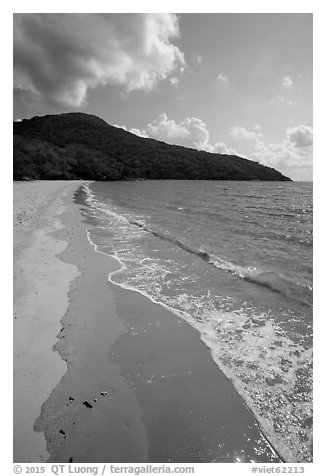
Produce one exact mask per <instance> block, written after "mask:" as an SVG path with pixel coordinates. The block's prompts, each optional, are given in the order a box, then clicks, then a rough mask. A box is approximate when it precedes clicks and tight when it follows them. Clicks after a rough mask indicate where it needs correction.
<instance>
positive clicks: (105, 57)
mask: <svg viewBox="0 0 326 476" xmlns="http://www.w3.org/2000/svg"><path fill="white" fill-rule="evenodd" d="M178 35H179V26H178V18H177V16H176V15H175V14H156V13H154V14H77V13H74V14H68V13H64V14H62V13H61V14H60V13H58V14H57V13H49V14H47V13H41V14H34V13H32V14H15V15H14V84H15V86H16V87H19V88H20V89H22V90H27V91H30V92H32V93H33V94H34V98H35V99H36V98H38V100H39V101H41V102H42V101H43V102H46V103H47V104H50V105H57V106H58V105H59V106H69V107H78V106H80V105H82V104H83V103H84V101H85V99H86V96H87V92H88V91H89V89H92V88H96V87H98V86H100V85H105V84H108V83H111V84H116V85H122V86H124V88H125V89H126V91H127V92H130V91H132V90H135V89H142V90H147V91H148V90H151V89H153V88H154V87H155V85H156V84H157V83H158V82H159V81H161V80H164V79H167V78H169V77H170V76H171V75H172V74H173V73H174V72H175V71H176V70H177V69H178V68H182V66H183V65H184V55H183V53H182V52H181V51H180V50H179V48H178V47H177V46H175V45H174V44H173V43H172V39H173V38H176V37H178Z"/></svg>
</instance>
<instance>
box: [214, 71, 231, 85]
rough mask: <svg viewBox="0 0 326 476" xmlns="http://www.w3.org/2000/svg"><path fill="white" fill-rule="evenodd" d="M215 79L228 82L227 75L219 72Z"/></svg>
mask: <svg viewBox="0 0 326 476" xmlns="http://www.w3.org/2000/svg"><path fill="white" fill-rule="evenodd" d="M217 81H219V82H220V83H224V84H229V80H228V78H227V76H225V75H224V74H221V73H220V74H219V75H218V76H217Z"/></svg>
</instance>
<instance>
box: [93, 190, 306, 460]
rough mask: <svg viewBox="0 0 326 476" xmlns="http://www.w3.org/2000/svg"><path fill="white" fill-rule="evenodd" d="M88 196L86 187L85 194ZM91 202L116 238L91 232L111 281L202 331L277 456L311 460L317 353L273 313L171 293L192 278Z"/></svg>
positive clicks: (253, 272) (240, 270) (221, 263)
mask: <svg viewBox="0 0 326 476" xmlns="http://www.w3.org/2000/svg"><path fill="white" fill-rule="evenodd" d="M88 190H89V187H87V186H85V191H86V193H88ZM87 200H88V204H89V205H90V207H92V208H93V210H94V209H95V216H97V217H98V218H101V214H103V215H104V216H105V217H107V218H108V220H109V221H108V222H106V223H107V224H108V223H110V224H111V227H112V230H111V232H112V233H114V232H116V233H117V238H116V240H114V241H113V245H111V246H109V244H108V243H106V242H103V243H102V245H99V244H98V243H97V240H98V239H99V236H97V237H96V239H92V234H93V235H94V236H95V235H96V229H97V230H100V232H101V231H105V230H107V226H105V225H103V227H99V226H96V228H95V229H88V230H87V236H88V239H89V242H90V243H91V244H92V246H94V248H95V250H96V251H97V252H99V253H102V254H110V255H111V256H113V257H114V258H115V259H116V260H117V262H118V263H119V264H120V268H119V269H118V270H116V271H112V272H111V273H110V274H109V276H108V280H109V281H110V282H111V283H113V284H115V285H119V286H120V287H122V288H124V289H127V290H131V291H135V292H138V293H140V294H142V295H144V296H146V297H147V298H148V299H150V300H151V301H152V302H154V303H156V304H160V305H162V306H163V307H164V308H166V309H168V310H169V311H172V312H173V313H174V314H176V315H177V316H179V317H181V318H182V319H184V320H186V321H187V322H188V323H189V324H190V325H191V326H192V327H194V328H195V329H196V330H198V332H199V333H200V337H201V339H202V341H203V342H204V344H205V345H206V346H207V347H208V348H209V349H210V351H211V355H212V358H213V360H214V362H215V363H216V364H217V365H218V367H219V368H220V369H221V370H222V371H223V372H224V374H225V375H226V376H227V377H228V378H229V379H230V380H231V381H232V382H233V384H234V386H235V388H236V389H237V391H238V392H239V394H240V395H241V396H242V397H243V398H244V400H245V402H246V404H247V406H248V407H249V408H250V409H251V411H252V412H253V413H254V415H255V417H256V419H257V421H258V422H259V425H260V427H261V429H262V431H263V433H264V434H265V436H266V437H267V439H268V441H269V442H270V443H271V444H272V445H273V447H274V448H275V449H276V450H277V452H278V453H279V454H281V455H282V457H283V458H284V460H285V461H288V462H298V461H310V460H311V454H310V443H311V442H310V438H311V428H310V423H309V422H310V418H311V399H312V395H311V388H310V385H311V381H310V378H311V374H310V365H311V361H312V357H311V349H309V348H307V347H306V346H305V345H304V343H303V342H302V343H298V342H293V340H292V339H291V337H290V336H289V335H288V334H287V333H286V332H285V331H284V329H283V328H282V326H281V325H280V323H279V322H276V320H275V319H274V317H273V316H272V315H271V314H270V313H268V312H265V313H263V312H261V313H257V309H252V308H250V307H249V306H248V305H244V306H243V307H239V306H238V307H236V306H234V303H233V301H232V298H228V297H227V296H218V295H216V293H215V294H214V295H212V293H211V292H210V291H209V290H208V291H207V293H206V294H203V293H202V294H199V295H196V294H191V293H189V292H179V293H177V292H174V293H173V292H172V291H171V288H172V289H173V288H175V284H176V283H179V284H180V283H184V289H188V288H189V286H188V287H187V285H188V284H189V282H190V281H191V280H192V279H194V278H193V277H191V276H187V275H182V274H180V273H179V274H178V273H177V271H178V270H177V269H175V268H174V267H173V265H174V262H173V260H171V259H170V260H168V259H166V260H164V261H162V260H161V261H157V260H155V259H153V258H150V257H149V256H146V255H143V254H142V253H141V249H139V247H138V248H137V246H138V245H137V238H139V237H144V229H143V228H142V227H138V226H135V225H132V224H130V221H128V219H127V218H125V217H124V216H122V215H120V214H119V213H116V212H115V211H114V210H112V209H110V208H109V207H108V206H107V204H100V203H99V202H95V199H94V194H92V193H91V192H89V193H88V199H87ZM102 205H103V206H102ZM98 213H99V215H98ZM104 221H105V220H104ZM115 227H116V228H115ZM114 230H115V231H114ZM131 237H134V238H136V240H134V241H132V240H131ZM103 249H105V251H103ZM214 258H215V265H216V267H219V268H222V269H224V268H226V270H227V271H229V272H231V273H232V274H233V273H235V274H239V275H242V276H245V277H246V276H247V274H246V273H248V274H249V276H250V277H251V278H253V277H256V276H259V273H261V270H258V269H257V268H256V267H252V268H250V267H240V266H236V265H233V263H231V262H228V261H226V260H221V259H219V258H216V257H214ZM172 272H173V273H174V279H173V280H172V279H171V275H172ZM170 291H171V292H170ZM284 319H285V320H287V321H291V320H293V322H295V321H296V319H297V318H296V316H292V315H291V314H290V313H288V314H287V315H286V316H285V317H284Z"/></svg>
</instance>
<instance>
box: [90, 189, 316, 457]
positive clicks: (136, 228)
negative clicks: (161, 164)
mask: <svg viewBox="0 0 326 476" xmlns="http://www.w3.org/2000/svg"><path fill="white" fill-rule="evenodd" d="M85 192H86V193H87V199H86V203H87V205H88V206H87V210H86V213H87V215H89V216H91V217H92V218H93V220H92V221H93V223H94V227H92V228H91V229H89V232H88V233H89V239H90V240H91V241H92V242H93V243H94V244H96V245H97V248H98V249H99V250H100V251H102V252H104V253H108V254H110V255H112V256H114V257H116V258H117V259H118V260H119V262H120V263H121V265H122V266H121V269H120V270H118V271H116V272H114V273H112V274H111V275H110V276H109V279H110V280H111V281H112V282H113V283H115V284H118V285H120V286H122V287H124V288H127V289H135V290H137V291H138V292H141V293H142V294H144V295H146V296H148V297H149V298H150V299H152V300H153V301H155V302H158V303H161V304H164V305H165V306H167V307H169V308H170V309H171V310H172V311H173V312H175V313H176V314H178V315H179V316H181V317H182V318H183V319H185V320H186V321H187V322H188V323H189V324H191V325H192V326H193V327H194V328H196V329H197V330H198V332H199V337H200V338H201V339H202V340H203V342H204V343H205V344H206V345H207V346H208V347H209V349H210V351H211V355H212V358H213V359H214V361H215V362H216V364H217V365H218V366H219V368H220V369H221V370H222V371H223V372H224V373H225V375H226V376H227V377H228V378H229V379H230V380H231V381H232V382H233V385H234V386H235V388H236V389H237V391H238V392H239V394H240V395H241V396H242V397H243V399H244V400H245V402H246V403H247V405H248V406H249V408H250V409H251V410H252V411H253V413H254V415H255V417H256V418H257V420H258V422H259V424H260V426H261V428H262V430H263V432H264V433H265V435H266V436H267V438H268V439H269V441H270V442H271V443H272V445H273V446H274V448H275V449H276V450H277V451H278V453H279V454H281V455H282V456H283V458H284V459H285V460H286V461H291V462H299V461H301V462H303V461H306V462H308V461H311V460H312V455H311V434H312V286H313V283H312V185H311V184H310V183H292V182H223V181H221V182H210V181H208V182H206V181H143V182H109V183H102V182H95V183H91V184H89V185H88V186H86V187H85Z"/></svg>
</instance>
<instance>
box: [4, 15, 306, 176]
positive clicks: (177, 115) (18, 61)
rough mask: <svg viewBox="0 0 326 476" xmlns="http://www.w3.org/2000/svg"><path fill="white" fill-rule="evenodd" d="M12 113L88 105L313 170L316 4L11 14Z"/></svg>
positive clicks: (179, 139) (142, 128)
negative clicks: (268, 9) (307, 9)
mask: <svg viewBox="0 0 326 476" xmlns="http://www.w3.org/2000/svg"><path fill="white" fill-rule="evenodd" d="M13 30H14V43H13V45H14V120H22V119H24V118H30V117H32V116H35V115H45V114H58V113H63V112H71V111H82V112H85V113H89V114H95V115H97V116H99V117H101V118H103V119H105V120H106V121H107V122H108V123H109V124H111V125H115V126H118V127H123V128H124V129H126V130H129V131H130V132H132V133H134V134H137V135H139V136H143V137H152V138H155V139H159V140H163V141H165V142H167V143H171V144H179V145H184V146H187V147H193V148H197V149H200V150H206V151H208V152H217V153H227V154H237V155H239V156H242V157H246V158H248V159H250V160H255V161H259V162H260V163H262V164H266V165H268V166H271V167H274V168H276V169H277V170H280V171H281V172H282V173H284V174H285V175H287V176H289V177H291V178H292V179H294V180H312V154H313V151H312V148H313V121H312V114H313V111H312V106H313V97H312V94H313V77H312V66H313V64H312V60H313V54H312V36H313V19H312V14H308V13H288V14H286V13H279V14H276V13H266V14H261V13H257V14H252V13H232V14H226V13H193V14H189V13H188V14H186V13H183V14H167V13H163V14H160V13H153V14H142V13H138V14H137V13H136V14H128V13H122V14H114V13H101V14H94V13H89V14H86V13H85V14H77V13H71V14H68V13H62V14H57V13H48V14H45V13H44V14H36V13H25V14H14V25H13Z"/></svg>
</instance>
